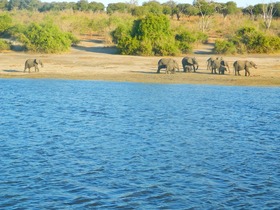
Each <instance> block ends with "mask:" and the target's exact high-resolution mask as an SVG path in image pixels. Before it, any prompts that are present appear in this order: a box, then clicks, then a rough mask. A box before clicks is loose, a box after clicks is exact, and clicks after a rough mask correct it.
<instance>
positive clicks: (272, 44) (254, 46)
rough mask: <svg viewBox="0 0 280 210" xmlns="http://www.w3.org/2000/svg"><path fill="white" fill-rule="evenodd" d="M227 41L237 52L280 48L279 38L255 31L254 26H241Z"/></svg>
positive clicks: (270, 51)
mask: <svg viewBox="0 0 280 210" xmlns="http://www.w3.org/2000/svg"><path fill="white" fill-rule="evenodd" d="M229 41H231V42H233V43H234V44H235V46H236V48H237V51H238V52H239V53H243V52H244V51H246V53H273V52H277V51H279V50H280V44H279V43H280V38H279V37H277V36H269V35H266V34H265V33H263V32H260V31H257V30H256V29H255V28H254V27H243V28H241V29H239V30H237V32H236V33H235V36H234V37H233V38H232V39H230V40H229Z"/></svg>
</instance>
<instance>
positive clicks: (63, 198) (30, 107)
mask: <svg viewBox="0 0 280 210" xmlns="http://www.w3.org/2000/svg"><path fill="white" fill-rule="evenodd" d="M0 101H1V106H0V108H1V110H0V209H145V210H147V209H176V210H177V209H280V126H279V125H280V88H258V87H223V86H207V85H159V84H134V83H114V82H96V81H67V80H29V79H12V80H11V79H0Z"/></svg>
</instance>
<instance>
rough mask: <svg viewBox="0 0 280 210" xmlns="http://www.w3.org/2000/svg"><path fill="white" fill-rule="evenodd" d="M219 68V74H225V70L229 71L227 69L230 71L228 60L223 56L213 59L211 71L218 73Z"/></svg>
mask: <svg viewBox="0 0 280 210" xmlns="http://www.w3.org/2000/svg"><path fill="white" fill-rule="evenodd" d="M217 70H218V72H219V74H225V71H227V70H228V71H229V73H230V68H229V65H228V62H227V61H225V60H223V58H219V59H216V60H213V61H212V62H211V73H212V74H214V73H215V74H217Z"/></svg>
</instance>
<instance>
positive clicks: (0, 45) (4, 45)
mask: <svg viewBox="0 0 280 210" xmlns="http://www.w3.org/2000/svg"><path fill="white" fill-rule="evenodd" d="M9 49H11V45H10V44H9V43H8V42H7V41H6V40H2V39H0V51H2V50H9Z"/></svg>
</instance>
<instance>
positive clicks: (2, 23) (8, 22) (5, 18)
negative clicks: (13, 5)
mask: <svg viewBox="0 0 280 210" xmlns="http://www.w3.org/2000/svg"><path fill="white" fill-rule="evenodd" d="M11 26H12V18H11V16H10V15H9V14H0V33H1V34H3V33H5V32H6V31H7V30H8V29H9V28H10V27H11Z"/></svg>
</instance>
